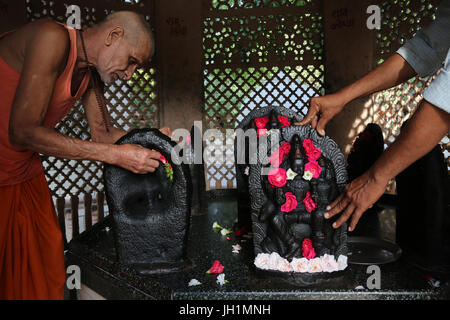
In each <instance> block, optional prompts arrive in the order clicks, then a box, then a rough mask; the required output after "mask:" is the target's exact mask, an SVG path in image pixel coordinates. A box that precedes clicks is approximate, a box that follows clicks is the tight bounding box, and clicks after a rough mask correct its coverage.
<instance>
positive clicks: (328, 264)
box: [320, 254, 339, 272]
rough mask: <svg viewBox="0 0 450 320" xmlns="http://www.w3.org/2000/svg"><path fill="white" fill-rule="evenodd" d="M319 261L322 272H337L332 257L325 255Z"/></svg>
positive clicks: (335, 262)
mask: <svg viewBox="0 0 450 320" xmlns="http://www.w3.org/2000/svg"><path fill="white" fill-rule="evenodd" d="M320 259H321V261H322V270H323V272H334V271H338V270H339V265H338V263H337V261H336V260H335V259H334V256H333V255H329V254H325V255H324V256H323V257H320Z"/></svg>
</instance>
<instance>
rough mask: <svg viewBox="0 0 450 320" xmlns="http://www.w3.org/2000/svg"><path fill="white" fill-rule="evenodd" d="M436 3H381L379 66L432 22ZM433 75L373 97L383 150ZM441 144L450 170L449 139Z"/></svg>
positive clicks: (431, 0) (430, 0)
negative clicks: (383, 140) (381, 132)
mask: <svg viewBox="0 0 450 320" xmlns="http://www.w3.org/2000/svg"><path fill="white" fill-rule="evenodd" d="M439 2H440V1H439V0H418V1H408V0H394V1H382V2H381V3H380V7H381V10H382V12H381V16H382V26H381V30H380V31H379V32H378V34H377V39H376V45H377V51H376V52H377V53H378V54H379V56H378V57H377V59H378V63H379V64H380V63H382V62H383V61H384V60H385V59H387V58H388V57H389V56H390V55H392V54H394V53H395V52H396V51H397V49H398V48H400V47H401V46H402V45H403V44H405V43H406V42H407V41H408V40H409V39H411V38H412V37H413V36H414V35H415V33H416V32H417V31H418V30H419V29H420V28H422V27H424V26H427V25H428V24H429V23H431V22H432V21H433V20H434V18H435V12H436V9H437V7H438V5H439ZM438 72H439V71H438ZM436 75H437V73H436V74H435V75H433V76H431V77H427V78H423V79H422V78H419V77H415V78H412V79H410V80H408V81H407V82H405V83H403V84H401V85H398V86H396V87H394V88H392V89H390V90H385V91H383V92H380V93H378V94H375V95H373V98H372V101H373V102H372V103H373V105H374V106H375V108H376V110H377V118H376V119H375V123H377V124H378V125H380V126H381V127H382V129H383V135H384V139H385V143H386V146H388V145H390V144H391V143H392V142H393V141H394V140H395V138H396V137H397V136H398V135H399V133H400V128H401V126H402V124H403V123H404V122H405V121H406V120H407V119H408V118H409V117H410V116H411V115H412V114H413V113H414V111H415V110H416V108H417V106H418V104H419V102H420V101H421V99H422V93H423V91H424V89H425V88H426V87H427V86H428V84H429V83H430V82H431V81H432V80H433V79H434V77H435V76H436ZM441 143H442V147H443V150H444V156H445V159H446V162H447V166H448V168H449V170H450V152H449V151H450V145H449V137H448V136H447V137H445V138H444V139H443V140H442V142H441ZM394 190H395V186H394V185H393V184H390V186H389V190H388V191H390V192H394Z"/></svg>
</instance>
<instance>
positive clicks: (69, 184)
mask: <svg viewBox="0 0 450 320" xmlns="http://www.w3.org/2000/svg"><path fill="white" fill-rule="evenodd" d="M26 3H27V14H28V19H29V21H34V20H36V19H40V18H45V17H49V18H52V19H53V20H56V21H59V22H61V23H66V20H67V17H66V11H67V6H68V5H77V6H79V7H80V9H81V25H82V27H83V28H86V27H89V26H92V25H93V24H95V23H98V22H100V21H102V20H103V19H104V18H105V17H106V16H107V15H108V14H109V13H112V12H114V11H119V10H133V11H136V12H139V13H141V14H143V15H144V16H145V17H146V19H147V21H149V22H150V23H151V22H152V20H153V19H152V16H151V13H152V8H153V2H152V1H148V0H103V1H95V4H94V2H93V1H80V0H71V1H48V0H26ZM93 5H95V6H93ZM157 78H158V74H157V72H156V68H155V66H154V65H150V67H149V68H146V69H138V70H136V72H135V74H134V75H133V78H132V79H131V80H130V81H122V80H117V81H116V82H115V83H114V84H113V85H111V86H107V87H105V98H106V101H107V107H108V110H109V114H110V116H111V119H112V123H113V125H114V126H115V127H117V128H122V129H124V130H131V129H134V128H145V127H158V126H159V112H158V96H157V92H158V81H157ZM56 130H57V131H59V132H60V133H63V134H66V135H69V136H72V137H76V138H80V139H83V140H89V139H90V131H89V126H88V123H87V120H86V117H85V115H84V109H83V106H82V104H81V103H80V102H78V103H77V104H76V105H75V106H74V107H73V108H72V110H71V111H70V112H69V114H68V115H67V116H66V117H65V118H64V119H63V120H62V121H61V122H60V123H59V124H58V125H57V126H56ZM43 164H44V167H45V171H46V176H47V180H48V182H49V186H50V189H51V191H52V194H53V195H54V196H58V197H65V196H78V195H80V194H84V193H92V192H94V193H97V192H102V191H103V182H102V181H103V179H102V170H103V164H102V163H99V162H95V161H74V160H67V159H59V158H55V157H43Z"/></svg>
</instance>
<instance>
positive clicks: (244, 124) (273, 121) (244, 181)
mask: <svg viewBox="0 0 450 320" xmlns="http://www.w3.org/2000/svg"><path fill="white" fill-rule="evenodd" d="M278 116H284V117H287V119H288V121H289V122H290V123H291V124H293V123H294V122H298V121H301V120H302V117H301V116H299V115H298V114H296V113H295V112H294V111H292V110H290V109H288V108H284V107H280V106H269V107H264V108H258V109H255V110H253V111H252V112H250V113H249V114H248V115H247V116H246V117H245V118H244V119H243V120H242V121H241V123H240V124H239V126H238V127H237V129H241V130H243V132H248V130H249V129H253V130H255V134H256V133H257V129H258V128H257V127H256V123H255V119H257V118H263V117H268V118H269V121H268V122H267V124H266V126H265V129H267V130H271V129H280V128H281V127H283V125H284V124H283V123H281V122H280V121H279V120H278ZM239 148H240V149H239ZM256 148H257V146H256V145H251V142H250V140H249V138H248V137H246V138H245V139H243V140H239V139H238V137H236V138H235V142H234V153H235V163H236V183H237V194H238V223H237V224H238V228H242V227H245V229H246V230H247V231H250V230H251V228H252V220H251V215H250V197H249V191H248V175H249V169H250V163H251V161H250V159H251V157H252V156H254V155H256ZM238 150H245V153H244V154H245V159H244V161H241V160H239V159H238V154H237V152H238Z"/></svg>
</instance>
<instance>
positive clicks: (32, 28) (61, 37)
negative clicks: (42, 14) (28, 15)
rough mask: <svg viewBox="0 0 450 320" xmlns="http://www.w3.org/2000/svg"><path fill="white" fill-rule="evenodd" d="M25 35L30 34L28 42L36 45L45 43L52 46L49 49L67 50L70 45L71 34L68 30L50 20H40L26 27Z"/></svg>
mask: <svg viewBox="0 0 450 320" xmlns="http://www.w3.org/2000/svg"><path fill="white" fill-rule="evenodd" d="M25 28H26V30H24V31H25V33H27V34H28V42H29V43H30V44H34V43H36V42H43V43H44V44H46V45H50V46H49V47H48V49H49V50H50V49H56V50H61V49H63V50H65V49H67V48H68V47H69V46H70V44H69V33H68V32H67V29H66V28H65V27H64V26H63V25H61V24H59V23H57V22H55V21H52V20H50V19H40V20H36V21H34V22H31V23H29V24H28V25H26V26H25Z"/></svg>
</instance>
